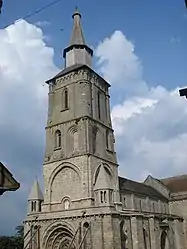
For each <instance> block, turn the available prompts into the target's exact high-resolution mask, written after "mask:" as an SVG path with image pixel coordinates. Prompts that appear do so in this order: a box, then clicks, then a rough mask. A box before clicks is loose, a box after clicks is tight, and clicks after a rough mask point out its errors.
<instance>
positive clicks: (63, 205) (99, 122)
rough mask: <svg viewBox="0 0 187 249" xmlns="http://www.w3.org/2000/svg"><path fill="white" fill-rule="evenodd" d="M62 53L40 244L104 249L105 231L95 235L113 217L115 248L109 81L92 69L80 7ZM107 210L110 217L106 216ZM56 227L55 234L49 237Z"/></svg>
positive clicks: (53, 93) (52, 99)
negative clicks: (46, 220) (68, 40)
mask: <svg viewBox="0 0 187 249" xmlns="http://www.w3.org/2000/svg"><path fill="white" fill-rule="evenodd" d="M63 55H64V59H65V67H64V69H63V70H62V71H61V72H59V74H57V75H56V76H55V77H53V78H52V79H50V80H48V81H47V82H46V83H47V84H48V86H49V96H48V99H49V102H48V120H47V126H46V150H45V157H44V164H43V176H44V195H43V196H44V200H43V202H42V207H41V212H38V215H39V217H40V219H42V217H43V218H44V217H45V219H49V222H48V223H49V227H48V226H47V225H46V226H41V229H42V231H43V235H42V236H43V238H44V241H43V242H42V241H41V243H42V246H43V247H41V248H46V249H47V248H57V247H58V248H62V249H63V248H66V246H67V245H69V246H70V245H71V247H70V248H79V247H77V245H78V244H79V245H80V244H81V243H83V244H84V246H85V247H84V248H90V249H92V248H97V249H100V248H104V247H103V245H102V243H103V242H101V241H100V242H99V240H102V238H100V237H98V236H101V232H100V233H99V234H98V235H96V236H95V237H94V233H97V231H98V229H99V230H101V227H100V226H101V222H107V219H109V221H108V222H109V223H107V227H106V228H105V230H106V236H109V235H108V234H107V231H108V230H107V229H109V230H110V229H111V232H110V236H109V237H110V238H109V239H108V242H107V243H108V244H107V243H106V246H105V248H108V249H113V248H114V247H113V244H112V243H113V242H112V241H113V240H114V237H115V236H118V231H117V230H116V229H114V228H112V226H113V225H112V224H113V222H112V219H113V218H112V214H113V213H116V212H117V209H119V208H120V207H121V204H120V200H119V186H118V164H117V159H116V153H115V149H114V134H113V129H112V124H111V118H110V104H109V98H110V96H109V87H110V85H109V83H108V82H106V81H105V80H104V79H103V78H102V77H101V76H99V75H98V74H97V73H96V72H95V71H94V70H93V69H92V68H91V64H92V55H93V51H92V49H91V48H90V47H89V46H88V45H87V44H86V41H85V38H84V35H83V31H82V27H81V14H80V13H79V11H78V9H77V8H76V10H75V12H74V14H73V31H72V35H71V39H70V44H69V46H68V47H67V48H65V49H64V54H63ZM103 213H105V214H107V217H105V218H103V216H102V215H103ZM35 214H36V213H35ZM29 217H32V213H30V214H29ZM63 217H64V218H63ZM93 217H95V218H94V219H96V221H95V222H94V221H93V220H92V218H93ZM53 219H55V220H56V221H57V220H60V222H61V225H59V226H60V228H61V232H60V234H61V236H60V235H59V236H60V238H61V239H59V240H55V236H57V235H58V232H57V230H55V229H56V228H55V226H54V227H53V225H52V220H53ZM63 219H64V220H63ZM101 219H102V220H103V219H106V220H105V221H104V220H103V221H101ZM62 220H63V224H62ZM115 222H117V221H115ZM115 222H114V223H115ZM92 224H93V225H92ZM103 226H104V225H103ZM57 227H58V226H57ZM53 229H54V232H55V231H56V232H55V233H54V236H53V237H50V236H52V231H53ZM102 229H104V228H102ZM113 229H114V230H116V233H117V234H116V235H114V234H113V232H112V231H113ZM65 230H66V232H65ZM59 231H60V230H59ZM62 231H64V236H65V234H66V236H65V237H66V241H63V235H62V234H63V233H62ZM67 231H68V232H67ZM94 231H95V232H94ZM84 233H85V234H84ZM102 236H105V235H102ZM65 237H64V238H65ZM64 240H65V239H64ZM81 241H82V242H81ZM94 241H95V242H94ZM51 243H53V246H51ZM55 243H56V244H55ZM63 243H64V247H63ZM71 243H72V244H71ZM98 243H100V245H99V244H98ZM60 245H61V246H60ZM55 246H57V247H55ZM59 246H60V247H59ZM67 248H69V247H67ZM81 248H82V247H81ZM115 248H116V249H118V248H120V247H117V246H115Z"/></svg>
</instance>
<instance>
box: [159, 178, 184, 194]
mask: <svg viewBox="0 0 187 249" xmlns="http://www.w3.org/2000/svg"><path fill="white" fill-rule="evenodd" d="M160 182H161V183H162V184H164V185H165V186H166V187H167V188H168V189H169V190H170V191H171V193H178V192H185V191H187V175H180V176H174V177H169V178H165V179H160Z"/></svg>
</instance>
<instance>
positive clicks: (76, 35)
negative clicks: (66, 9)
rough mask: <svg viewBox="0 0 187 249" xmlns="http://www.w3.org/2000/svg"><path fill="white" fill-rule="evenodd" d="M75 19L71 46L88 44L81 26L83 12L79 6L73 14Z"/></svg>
mask: <svg viewBox="0 0 187 249" xmlns="http://www.w3.org/2000/svg"><path fill="white" fill-rule="evenodd" d="M72 17H73V19H74V24H73V32H72V36H71V40H70V46H71V45H86V43H85V39H84V35H83V31H82V27H81V14H80V13H79V11H78V8H77V7H76V8H75V11H74V13H73V15H72Z"/></svg>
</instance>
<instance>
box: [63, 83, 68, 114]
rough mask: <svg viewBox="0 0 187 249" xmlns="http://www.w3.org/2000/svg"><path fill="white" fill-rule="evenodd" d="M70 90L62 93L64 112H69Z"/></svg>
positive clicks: (64, 90)
mask: <svg viewBox="0 0 187 249" xmlns="http://www.w3.org/2000/svg"><path fill="white" fill-rule="evenodd" d="M68 95H69V94H68V89H67V88H65V89H63V91H62V110H67V109H68V108H69V96H68Z"/></svg>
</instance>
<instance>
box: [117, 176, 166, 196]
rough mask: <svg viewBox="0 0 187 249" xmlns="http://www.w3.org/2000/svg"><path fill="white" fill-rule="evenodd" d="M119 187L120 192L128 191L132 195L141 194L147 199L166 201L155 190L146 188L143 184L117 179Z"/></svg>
mask: <svg viewBox="0 0 187 249" xmlns="http://www.w3.org/2000/svg"><path fill="white" fill-rule="evenodd" d="M119 187H120V191H121V192H124V191H129V192H132V193H137V194H141V195H144V196H148V197H153V198H157V199H166V197H164V196H163V195H162V194H160V193H159V192H158V191H157V190H156V189H154V188H152V187H151V186H148V185H146V184H144V183H140V182H135V181H132V180H129V179H126V178H122V177H119Z"/></svg>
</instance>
